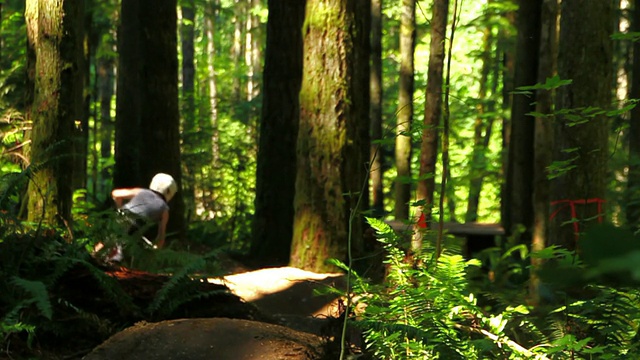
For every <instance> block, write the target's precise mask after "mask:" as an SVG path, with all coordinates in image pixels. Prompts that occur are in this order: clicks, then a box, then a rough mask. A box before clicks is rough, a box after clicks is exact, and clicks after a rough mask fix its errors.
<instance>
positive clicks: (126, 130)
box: [115, 0, 184, 238]
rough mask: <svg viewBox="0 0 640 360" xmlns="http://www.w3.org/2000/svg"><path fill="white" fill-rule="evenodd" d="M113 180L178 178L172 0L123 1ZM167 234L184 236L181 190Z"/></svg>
mask: <svg viewBox="0 0 640 360" xmlns="http://www.w3.org/2000/svg"><path fill="white" fill-rule="evenodd" d="M121 19H122V22H121V32H120V34H119V35H118V39H119V41H120V43H119V45H120V46H119V47H118V49H119V52H120V61H119V71H118V98H117V122H116V175H115V185H116V186H117V187H122V186H148V184H149V182H150V181H151V178H152V177H153V176H154V175H155V174H156V173H159V172H164V173H168V174H171V175H172V176H173V177H174V179H175V180H176V182H177V183H178V186H180V184H181V183H182V176H181V166H180V164H181V163H180V160H181V159H180V131H179V130H180V127H179V125H180V124H179V122H180V119H179V110H178V57H177V3H176V0H162V1H157V0H140V1H124V2H122V11H121ZM170 205H171V216H170V218H169V219H170V220H169V225H168V228H167V232H168V234H177V237H178V238H182V236H184V220H183V212H184V203H183V199H182V193H181V191H178V193H177V194H176V196H175V197H174V198H173V199H172V200H171V204H170Z"/></svg>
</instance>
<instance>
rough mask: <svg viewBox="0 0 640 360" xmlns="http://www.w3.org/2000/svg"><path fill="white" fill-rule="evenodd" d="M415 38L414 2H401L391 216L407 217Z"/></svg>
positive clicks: (409, 192) (409, 193)
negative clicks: (393, 204)
mask: <svg viewBox="0 0 640 360" xmlns="http://www.w3.org/2000/svg"><path fill="white" fill-rule="evenodd" d="M415 38H416V2H415V0H403V1H402V15H401V19H400V85H399V96H398V111H397V125H396V148H395V156H396V169H397V175H396V183H395V191H396V196H395V200H396V201H395V218H396V219H397V220H407V219H409V202H410V201H411V123H412V122H413V76H414V61H413V51H414V49H415Z"/></svg>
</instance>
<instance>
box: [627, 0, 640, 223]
mask: <svg viewBox="0 0 640 360" xmlns="http://www.w3.org/2000/svg"><path fill="white" fill-rule="evenodd" d="M633 3H634V8H633V11H632V12H631V27H632V31H640V8H639V7H638V5H640V4H638V1H637V0H636V1H634V2H633ZM631 76H632V78H631V90H630V94H629V97H630V98H632V99H640V42H638V41H634V42H633V60H632V63H631ZM639 189H640V107H638V106H636V107H635V108H633V109H632V110H631V111H630V118H629V182H628V183H627V195H626V196H627V200H626V201H627V207H626V217H627V219H626V220H627V222H628V223H629V224H630V225H631V226H632V227H634V228H635V229H638V228H639V224H640V196H638V194H639V192H638V190H639Z"/></svg>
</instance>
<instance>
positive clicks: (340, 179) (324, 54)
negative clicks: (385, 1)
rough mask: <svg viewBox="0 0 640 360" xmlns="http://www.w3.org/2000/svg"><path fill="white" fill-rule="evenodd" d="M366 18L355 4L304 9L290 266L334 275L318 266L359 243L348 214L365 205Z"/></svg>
mask: <svg viewBox="0 0 640 360" xmlns="http://www.w3.org/2000/svg"><path fill="white" fill-rule="evenodd" d="M370 11H371V8H370V3H369V1H363V0H310V1H308V2H307V10H306V22H305V27H304V29H305V38H304V49H305V51H304V62H303V69H304V70H303V71H304V73H303V80H302V89H301V92H300V128H299V132H298V134H299V135H298V143H297V161H298V166H297V176H296V195H295V201H294V203H295V218H294V228H293V244H292V250H291V265H292V266H296V267H300V268H303V269H307V270H312V271H328V270H336V269H335V267H333V266H329V265H327V264H326V263H325V261H326V260H327V259H330V258H337V259H339V260H343V261H344V260H346V259H347V250H348V245H349V242H348V239H351V240H352V242H353V244H354V245H353V247H354V251H358V248H359V247H360V243H361V242H362V236H363V224H362V222H361V221H359V217H356V218H354V219H352V217H351V215H352V214H359V213H360V211H361V210H362V209H365V208H366V206H367V204H366V203H367V199H368V191H367V190H368V187H367V186H365V185H366V182H365V180H366V175H367V173H366V164H367V163H368V161H369V121H368V115H369V108H368V106H369V92H368V91H361V90H362V89H367V87H368V84H369V21H370V14H371V13H370ZM362 192H364V193H362ZM360 196H361V197H362V199H363V201H362V202H360V203H359V202H358V199H359V197H360ZM350 224H351V226H350ZM349 230H351V233H349Z"/></svg>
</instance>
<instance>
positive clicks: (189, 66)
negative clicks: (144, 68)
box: [180, 0, 201, 214]
mask: <svg viewBox="0 0 640 360" xmlns="http://www.w3.org/2000/svg"><path fill="white" fill-rule="evenodd" d="M180 10H181V14H182V18H181V19H180V20H181V23H180V45H181V48H182V68H181V70H182V98H181V100H182V111H181V115H182V124H183V129H184V130H183V132H182V147H183V154H186V156H184V157H183V161H184V170H185V174H184V176H183V182H182V185H183V186H182V190H183V198H184V202H185V209H187V213H188V214H191V213H192V212H195V208H196V206H195V189H194V186H195V177H196V174H197V173H199V170H198V164H197V161H196V160H195V159H196V156H194V155H195V154H197V153H199V152H200V151H201V147H200V144H199V141H198V133H199V130H201V129H200V128H199V126H198V123H197V121H196V105H195V49H194V41H195V40H194V39H195V30H194V29H195V18H196V16H195V15H196V8H195V1H194V0H183V1H182V2H181V7H180Z"/></svg>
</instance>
